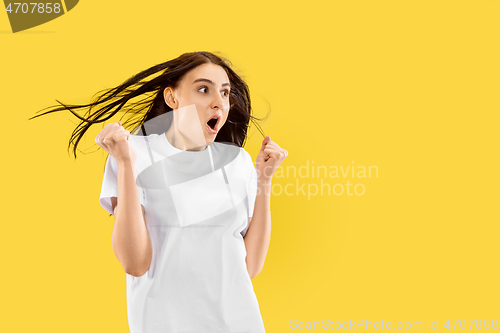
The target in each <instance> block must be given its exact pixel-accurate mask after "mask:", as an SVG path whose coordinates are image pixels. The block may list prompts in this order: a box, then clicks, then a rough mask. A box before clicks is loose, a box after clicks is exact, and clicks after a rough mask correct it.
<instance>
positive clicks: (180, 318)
mask: <svg viewBox="0 0 500 333" xmlns="http://www.w3.org/2000/svg"><path fill="white" fill-rule="evenodd" d="M227 63H228V61H227V60H223V59H221V58H220V57H218V56H216V55H214V54H212V53H209V52H193V53H185V54H183V55H181V56H180V57H178V58H177V59H174V60H171V61H167V62H165V63H163V64H159V65H157V66H154V67H152V68H150V69H148V70H146V71H144V72H141V73H139V74H137V75H135V76H134V77H132V78H130V79H129V80H127V81H126V82H125V83H124V84H122V85H120V86H118V87H116V88H114V89H112V90H111V91H110V92H109V93H108V94H106V95H104V96H106V97H104V98H101V99H100V100H98V101H97V102H96V103H93V104H91V105H84V106H65V107H66V108H67V109H69V110H70V111H71V112H73V111H72V109H73V108H78V107H87V106H94V107H95V106H98V105H100V104H104V103H106V102H109V101H113V99H117V100H116V101H114V102H112V103H110V105H109V106H106V107H102V108H101V109H99V110H98V111H97V112H95V113H94V114H92V115H90V116H89V117H88V118H82V117H79V116H78V115H77V116H78V117H79V118H80V119H82V123H84V124H85V125H83V130H82V131H81V132H80V137H79V138H78V140H77V142H76V144H78V141H79V140H80V138H81V136H82V135H83V134H84V133H85V131H86V130H87V129H88V126H90V125H91V124H93V123H97V122H103V121H106V120H107V119H109V118H110V117H111V116H112V115H114V114H115V113H116V112H117V111H118V110H120V109H121V108H122V107H123V106H124V104H125V103H127V102H128V101H129V100H130V99H131V98H134V97H136V96H139V95H142V94H146V93H147V92H151V91H154V92H155V95H153V96H154V98H153V99H152V102H151V103H147V102H141V103H136V104H134V107H133V108H132V110H133V112H134V113H139V111H140V109H141V108H140V107H141V106H142V107H143V109H148V110H147V112H146V114H145V116H144V117H143V118H142V119H141V121H139V124H140V129H141V133H140V134H141V135H131V134H130V132H129V131H128V130H125V128H124V127H123V126H122V124H121V122H114V123H109V124H107V125H106V126H105V127H104V128H103V130H102V131H101V132H100V133H99V134H98V135H97V137H96V138H95V141H96V143H97V144H98V145H99V146H101V147H102V148H103V149H105V150H106V151H107V152H108V153H109V157H108V160H107V162H106V168H105V172H104V178H103V184H102V189H101V195H100V198H99V201H100V203H101V205H102V206H103V207H104V208H105V209H106V210H107V211H108V212H110V213H112V214H114V216H115V224H114V228H113V234H112V246H113V250H114V252H115V255H116V257H117V259H118V260H119V261H120V263H121V264H122V266H123V268H124V270H125V272H126V277H127V313H128V321H129V328H130V331H131V332H144V333H154V332H197V333H200V332H214V333H215V332H251V333H260V332H265V328H264V324H263V321H262V317H261V315H260V310H259V305H258V302H257V299H256V296H255V293H254V290H253V286H252V283H251V280H250V279H251V278H254V277H255V276H257V275H258V274H259V273H260V272H261V270H262V268H263V265H264V261H265V257H266V254H267V251H268V247H269V242H270V235H271V213H270V188H271V180H272V176H273V174H274V172H275V171H276V169H277V168H278V167H279V166H280V164H281V163H282V162H283V160H284V159H285V157H286V156H287V155H288V153H287V151H286V150H284V149H282V148H281V147H280V146H279V145H278V144H276V143H275V142H273V141H271V138H270V136H266V137H265V138H264V140H263V142H262V147H261V149H260V151H259V153H258V156H257V159H256V168H255V167H254V165H253V162H252V160H251V157H250V154H249V153H248V152H247V151H246V150H245V149H244V148H242V146H243V144H244V142H245V139H246V134H247V128H248V123H249V120H250V119H251V118H253V116H252V115H251V106H250V99H249V92H248V87H247V85H246V83H245V82H244V81H243V80H242V79H241V78H240V77H239V76H238V75H237V74H236V73H235V72H234V71H233V70H232V69H231V68H230V66H229V65H228V64H227ZM160 71H162V72H161V74H160V75H159V76H157V77H155V78H153V79H151V80H149V81H147V80H146V81H142V80H143V79H145V78H147V77H148V76H150V75H152V74H156V73H158V72H160ZM134 85H137V86H138V88H137V89H134V88H133V86H134ZM131 87H132V88H131ZM120 95H121V96H123V97H121V98H120V99H118V98H117V96H120ZM116 106H117V107H118V108H117V110H115V111H114V112H111V110H112V108H113V107H116ZM73 113H74V112H73ZM107 113H110V114H111V115H108V114H107ZM74 114H75V113H74ZM200 125H201V126H200ZM74 151H75V156H76V145H75V150H74ZM118 198H119V199H118Z"/></svg>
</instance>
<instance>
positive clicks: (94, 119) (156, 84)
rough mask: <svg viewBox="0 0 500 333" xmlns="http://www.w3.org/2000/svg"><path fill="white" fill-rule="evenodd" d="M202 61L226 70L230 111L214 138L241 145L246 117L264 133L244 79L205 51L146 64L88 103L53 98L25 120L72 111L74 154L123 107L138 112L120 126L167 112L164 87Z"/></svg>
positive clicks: (173, 84) (134, 124) (226, 62)
mask: <svg viewBox="0 0 500 333" xmlns="http://www.w3.org/2000/svg"><path fill="white" fill-rule="evenodd" d="M205 63H213V64H215V65H219V66H221V67H222V68H223V69H224V70H225V71H226V73H227V76H228V77H229V82H230V84H231V90H230V94H229V103H230V112H229V114H228V118H227V120H226V123H225V124H224V126H222V128H221V129H220V131H219V133H218V134H217V136H216V137H215V141H219V142H230V143H234V144H236V145H238V146H239V147H243V145H244V144H245V141H246V137H247V130H248V126H249V122H250V121H252V122H254V124H255V125H256V127H257V129H258V130H259V132H260V133H261V134H262V135H263V136H264V133H263V132H262V129H261V128H260V126H259V125H258V123H257V122H256V121H255V120H263V119H266V118H267V116H266V118H262V119H261V118H256V117H254V116H253V115H252V107H251V102H250V92H249V89H248V86H247V84H246V83H245V81H243V79H242V78H240V76H238V74H236V73H235V72H234V70H233V69H231V66H230V65H231V62H230V61H229V60H227V59H225V58H223V57H220V56H217V55H215V54H214V53H211V52H205V51H200V52H189V53H184V54H182V55H181V56H179V57H178V58H175V59H173V60H169V61H167V62H164V63H161V64H158V65H155V66H153V67H150V68H148V69H146V70H144V71H142V72H140V73H138V74H136V75H134V76H132V77H131V78H129V79H128V80H126V81H125V82H124V83H122V84H120V85H119V86H117V87H115V88H111V89H105V90H102V91H100V92H102V94H99V93H97V94H95V95H98V97H97V99H96V100H95V101H94V102H91V103H90V104H83V105H66V104H63V103H61V102H60V101H58V100H56V101H57V102H58V103H59V104H61V105H62V106H59V105H55V106H50V107H48V108H45V109H42V110H40V111H38V112H41V111H43V110H46V109H49V111H47V112H44V113H42V114H39V115H36V116H34V117H32V118H29V120H31V119H33V118H36V117H40V116H42V115H46V114H49V113H52V112H57V111H63V110H69V111H70V112H71V113H73V114H74V115H75V116H76V117H77V118H78V119H80V120H81V122H80V123H79V124H78V126H77V127H76V128H75V130H74V131H73V133H72V135H71V138H70V140H69V144H68V151H69V149H70V147H71V144H73V154H74V156H75V158H76V151H77V146H78V143H79V142H80V140H81V139H82V137H83V135H84V134H85V132H87V130H88V129H89V128H90V126H92V125H93V124H98V123H103V122H106V121H108V120H109V119H111V118H112V117H113V116H114V115H115V114H116V113H118V112H119V111H120V110H124V111H125V114H126V113H128V112H131V113H133V114H134V115H138V116H137V117H136V118H135V119H134V117H131V118H129V119H127V120H126V121H125V122H122V124H123V127H124V128H126V127H127V125H128V124H129V126H130V127H133V128H138V127H140V126H142V124H144V123H145V122H146V121H148V120H150V119H153V118H155V117H157V116H159V115H161V114H164V113H166V112H171V111H172V108H170V107H169V106H168V105H167V104H166V103H165V100H164V96H163V91H164V90H165V88H166V87H171V88H173V89H176V88H177V87H178V84H179V83H180V81H181V79H182V78H183V76H184V75H185V74H186V73H187V72H189V71H190V70H192V69H194V68H196V67H198V66H200V65H203V64H205ZM150 77H151V78H150ZM95 95H94V96H95ZM138 97H139V98H140V99H139V100H138V101H135V102H131V100H132V99H134V98H138ZM141 97H142V98H141ZM86 108H88V111H87V112H86V113H85V116H84V117H82V116H80V115H78V113H77V112H75V110H78V109H86Z"/></svg>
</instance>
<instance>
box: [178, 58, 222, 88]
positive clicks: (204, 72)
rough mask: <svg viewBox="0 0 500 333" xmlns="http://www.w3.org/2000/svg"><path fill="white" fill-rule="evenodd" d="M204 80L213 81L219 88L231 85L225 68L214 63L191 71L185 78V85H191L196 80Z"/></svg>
mask: <svg viewBox="0 0 500 333" xmlns="http://www.w3.org/2000/svg"><path fill="white" fill-rule="evenodd" d="M199 78H204V79H209V80H212V81H213V82H214V83H215V84H216V85H217V86H221V85H222V84H223V83H226V82H227V83H229V78H228V76H227V74H226V71H225V70H224V68H222V67H221V66H219V65H215V64H212V63H208V64H203V65H200V66H198V67H196V68H193V69H192V70H190V71H189V72H188V73H187V74H186V77H185V78H184V83H185V84H188V85H191V84H192V83H193V81H194V80H196V79H199Z"/></svg>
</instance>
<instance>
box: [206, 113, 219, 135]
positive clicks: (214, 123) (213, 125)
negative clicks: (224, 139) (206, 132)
mask: <svg viewBox="0 0 500 333" xmlns="http://www.w3.org/2000/svg"><path fill="white" fill-rule="evenodd" d="M219 120H220V118H219V116H217V115H214V116H213V117H212V118H210V119H209V120H208V121H207V126H208V128H209V129H210V130H211V132H212V133H213V134H215V133H217V132H218V131H219V128H218V125H219Z"/></svg>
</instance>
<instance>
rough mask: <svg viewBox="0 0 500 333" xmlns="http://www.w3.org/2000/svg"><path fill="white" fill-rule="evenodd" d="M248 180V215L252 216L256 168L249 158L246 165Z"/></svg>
mask: <svg viewBox="0 0 500 333" xmlns="http://www.w3.org/2000/svg"><path fill="white" fill-rule="evenodd" d="M249 157H250V155H249ZM248 173H249V181H248V217H252V216H253V209H254V207H255V199H256V198H257V185H258V184H257V170H255V166H254V165H253V163H252V160H251V158H250V164H249V166H248Z"/></svg>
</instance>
